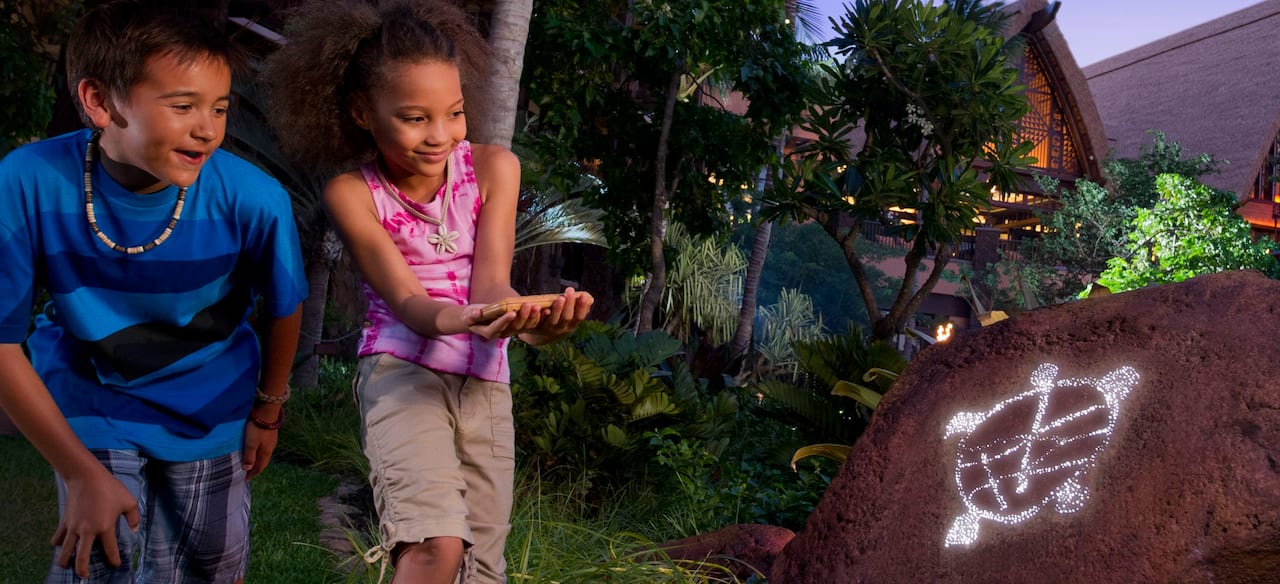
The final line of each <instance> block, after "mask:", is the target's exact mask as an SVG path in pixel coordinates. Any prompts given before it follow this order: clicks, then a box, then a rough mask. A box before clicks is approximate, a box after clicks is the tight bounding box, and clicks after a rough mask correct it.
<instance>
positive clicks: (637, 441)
mask: <svg viewBox="0 0 1280 584" xmlns="http://www.w3.org/2000/svg"><path fill="white" fill-rule="evenodd" d="M679 349H680V343H679V341H677V340H675V339H674V338H672V337H671V336H670V335H667V334H666V333H663V332H660V331H651V332H649V333H644V334H641V335H634V334H632V333H631V332H629V331H627V330H626V329H623V328H622V327H619V326H617V325H611V324H605V323H599V322H595V321H588V322H585V323H583V325H582V326H580V327H579V328H578V330H577V331H575V332H574V334H572V335H570V336H569V337H567V338H565V339H561V340H560V341H557V342H555V343H551V344H548V345H543V346H537V347H532V346H524V345H520V344H515V343H513V345H512V347H511V348H510V358H511V364H512V379H513V384H512V396H513V400H514V402H515V407H514V411H515V415H516V429H517V432H516V445H517V447H518V448H519V449H520V450H521V451H522V454H524V455H525V456H526V457H528V458H529V459H532V460H533V461H536V462H537V464H538V465H539V466H540V467H541V468H544V469H552V470H555V471H557V472H559V473H561V474H560V476H570V477H573V476H586V477H588V478H590V479H594V478H596V477H597V476H599V475H601V474H605V473H607V474H609V476H610V478H613V479H615V480H623V479H626V478H627V477H633V476H636V475H638V474H642V473H643V471H644V470H645V467H646V465H647V464H648V463H649V462H650V460H651V458H652V450H651V449H650V448H649V446H648V442H647V440H646V439H645V437H644V433H645V432H648V431H651V430H657V429H661V428H671V429H673V430H675V431H677V432H679V433H680V434H681V435H682V436H689V437H695V438H698V439H700V440H702V441H704V443H705V444H707V445H708V450H709V451H710V452H711V453H713V454H716V453H719V452H720V451H722V450H723V448H724V446H725V444H726V442H727V438H726V435H727V432H728V431H729V429H730V428H731V425H732V421H733V412H734V411H736V410H737V407H738V406H737V401H736V400H735V399H734V397H733V396H732V395H731V394H729V393H724V392H722V393H719V394H717V395H709V394H708V392H707V391H706V381H705V380H697V379H694V378H693V376H692V375H691V374H690V372H689V368H688V367H687V366H686V365H685V364H684V362H683V360H681V359H672V357H673V356H675V355H676V353H677V351H678V350H679Z"/></svg>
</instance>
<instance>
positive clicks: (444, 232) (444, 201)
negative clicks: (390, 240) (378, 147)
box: [374, 155, 458, 255]
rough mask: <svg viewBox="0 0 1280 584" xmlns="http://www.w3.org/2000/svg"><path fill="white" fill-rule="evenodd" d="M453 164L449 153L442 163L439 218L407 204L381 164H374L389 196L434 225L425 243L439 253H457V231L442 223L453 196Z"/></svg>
mask: <svg viewBox="0 0 1280 584" xmlns="http://www.w3.org/2000/svg"><path fill="white" fill-rule="evenodd" d="M453 166H454V164H453V157H452V155H451V156H450V157H449V159H448V161H447V162H445V165H444V168H445V171H444V173H445V178H444V192H443V193H441V195H440V196H441V197H442V198H441V200H440V218H439V219H437V218H435V217H432V216H430V215H428V214H426V213H423V212H422V211H419V210H418V209H416V208H414V206H413V205H411V204H409V201H407V200H405V199H407V197H406V196H405V195H404V193H402V192H400V189H398V188H396V186H395V185H394V184H392V183H391V179H389V178H387V176H386V175H385V174H383V172H382V168H381V165H378V164H375V165H374V168H375V169H376V170H377V171H378V180H379V181H381V182H382V184H383V185H384V186H385V187H386V189H387V191H388V194H390V195H391V198H393V199H395V200H396V202H397V203H400V206H401V207H404V210H405V211H408V212H409V214H410V215H413V216H414V217H417V218H418V219H421V220H423V221H426V222H427V223H430V224H432V225H435V226H436V232H435V233H432V234H431V235H428V236H427V243H430V244H432V245H434V246H436V253H437V254H440V255H444V254H446V253H457V251H458V244H457V243H456V241H457V239H458V232H457V231H454V230H452V229H449V228H448V227H447V226H446V225H445V224H444V222H445V220H446V219H448V218H449V200H450V199H452V198H453V172H454V171H453Z"/></svg>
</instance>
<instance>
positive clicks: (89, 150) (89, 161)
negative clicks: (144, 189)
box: [84, 132, 187, 255]
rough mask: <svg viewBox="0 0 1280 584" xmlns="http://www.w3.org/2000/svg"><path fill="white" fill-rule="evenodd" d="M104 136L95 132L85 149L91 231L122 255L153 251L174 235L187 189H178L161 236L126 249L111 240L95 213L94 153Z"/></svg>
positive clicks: (85, 198) (85, 174)
mask: <svg viewBox="0 0 1280 584" xmlns="http://www.w3.org/2000/svg"><path fill="white" fill-rule="evenodd" d="M100 136H102V133H101V132H94V133H93V137H92V138H89V145H88V146H86V147H85V149H84V214H85V215H86V216H87V217H88V218H89V230H90V231H92V232H93V235H94V236H95V237H97V238H98V239H99V240H100V241H102V243H104V244H106V245H107V247H109V248H111V249H112V250H114V251H118V252H120V253H127V254H129V255H137V254H140V253H142V252H145V251H151V250H153V249H155V248H156V247H158V246H159V245H160V244H162V243H164V242H165V240H166V239H169V236H170V235H173V228H174V226H175V225H177V224H178V219H180V218H181V217H182V206H183V204H184V203H185V202H186V200H187V187H179V188H178V202H177V203H175V204H174V205H173V217H172V218H170V219H169V224H168V225H167V226H165V228H164V231H161V232H160V236H159V237H157V238H155V239H153V240H151V241H150V242H149V243H145V244H143V245H131V246H128V247H125V246H123V245H120V244H118V243H116V242H114V241H112V240H111V238H110V237H107V234H105V233H103V232H102V229H99V228H98V218H97V216H96V215H95V214H94V212H93V153H94V151H95V150H97V149H98V148H97V146H98V138H99V137H100Z"/></svg>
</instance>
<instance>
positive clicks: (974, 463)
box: [944, 363, 1138, 547]
mask: <svg viewBox="0 0 1280 584" xmlns="http://www.w3.org/2000/svg"><path fill="white" fill-rule="evenodd" d="M1057 376H1058V367H1057V366H1055V365H1052V364H1049V363H1045V364H1042V365H1040V366H1039V367H1037V368H1036V370H1035V371H1034V372H1032V374H1031V386H1032V388H1031V389H1030V390H1028V391H1025V392H1023V393H1020V394H1018V395H1015V396H1013V397H1011V398H1009V399H1007V400H1004V401H1002V402H1000V403H998V404H996V405H995V406H993V407H992V408H991V409H989V410H987V411H986V412H983V413H974V412H961V413H958V414H956V415H955V416H954V417H952V418H951V420H950V421H949V422H948V423H947V429H946V434H945V435H944V438H949V437H951V436H955V435H959V436H960V443H959V445H958V447H957V454H956V487H957V488H958V489H959V490H960V499H961V500H962V501H963V502H964V505H965V507H966V509H967V512H966V513H964V514H963V515H961V516H960V517H957V518H956V520H955V522H954V523H953V524H952V525H951V529H950V530H949V531H948V532H947V536H946V543H945V545H946V546H947V547H950V546H955V545H970V544H972V543H973V542H974V541H977V539H978V524H979V520H981V519H989V520H992V521H998V522H1000V523H1004V524H1008V525H1012V524H1015V523H1019V522H1021V521H1023V520H1025V519H1027V518H1029V517H1031V516H1033V515H1035V514H1036V513H1038V512H1039V511H1040V510H1041V509H1043V508H1045V507H1047V506H1048V505H1050V504H1052V505H1053V507H1054V509H1055V510H1056V511H1057V512H1058V513H1064V514H1065V513H1073V512H1075V511H1079V510H1080V509H1081V508H1082V507H1084V503H1085V501H1086V500H1087V499H1088V498H1089V489H1088V487H1087V486H1086V485H1087V481H1086V479H1087V478H1088V475H1089V473H1090V471H1092V470H1093V468H1094V467H1095V466H1096V465H1097V462H1098V456H1099V455H1100V454H1101V453H1102V451H1103V450H1104V449H1105V448H1106V447H1107V444H1109V443H1110V441H1111V432H1112V430H1114V429H1115V426H1116V420H1118V419H1119V417H1120V405H1121V403H1123V401H1124V399H1125V397H1126V396H1128V395H1129V392H1130V390H1132V389H1133V388H1134V386H1135V385H1137V383H1138V372H1137V371H1135V370H1134V369H1133V368H1132V367H1121V368H1119V369H1116V370H1115V371H1112V372H1111V373H1108V374H1107V375H1106V376H1105V377H1103V378H1102V379H1092V378H1082V379H1056V378H1057Z"/></svg>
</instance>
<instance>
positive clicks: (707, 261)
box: [626, 223, 747, 345]
mask: <svg viewBox="0 0 1280 584" xmlns="http://www.w3.org/2000/svg"><path fill="white" fill-rule="evenodd" d="M667 247H669V248H670V251H668V252H667V254H666V255H667V257H670V258H671V271H670V274H669V278H668V284H667V286H666V288H665V289H664V290H663V296H662V304H661V306H660V308H661V310H660V311H659V312H658V314H657V319H658V320H657V322H659V323H660V324H661V325H662V326H661V328H662V330H664V331H666V332H667V334H670V335H671V336H673V337H675V338H676V339H679V340H680V341H681V342H683V343H688V342H690V341H693V340H695V338H696V337H697V336H698V335H704V336H705V337H704V339H703V340H705V341H706V342H708V343H709V344H711V345H723V344H724V343H726V342H728V341H729V338H730V337H731V336H732V335H733V331H734V324H735V322H736V320H737V314H738V305H739V302H740V299H741V297H742V273H743V270H744V269H745V268H746V265H747V261H746V257H744V256H743V254H742V252H741V251H740V250H738V248H736V247H734V246H726V245H723V244H722V243H721V242H719V241H717V240H715V239H712V238H698V237H693V236H691V235H689V233H688V231H687V230H686V229H685V227H684V225H683V224H680V223H672V224H671V227H670V228H669V229H668V230H667ZM643 291H644V283H643V282H642V281H634V280H633V286H632V287H631V288H630V290H629V294H628V295H627V298H626V300H627V301H628V304H629V305H630V306H632V307H634V306H635V305H636V304H638V303H639V302H640V301H641V295H642V294H643Z"/></svg>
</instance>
